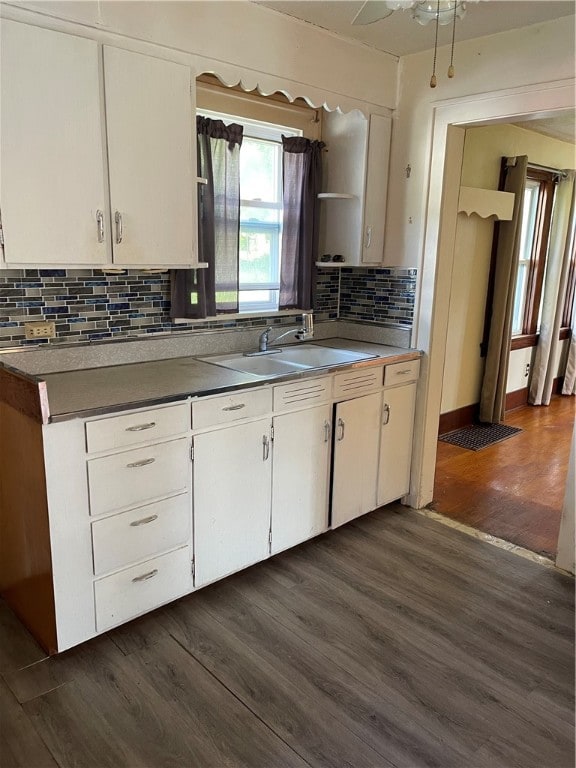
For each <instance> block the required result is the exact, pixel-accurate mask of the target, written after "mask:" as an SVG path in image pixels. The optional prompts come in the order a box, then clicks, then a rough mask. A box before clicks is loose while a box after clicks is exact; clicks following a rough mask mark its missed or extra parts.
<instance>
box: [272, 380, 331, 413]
mask: <svg viewBox="0 0 576 768" xmlns="http://www.w3.org/2000/svg"><path fill="white" fill-rule="evenodd" d="M331 384H332V379H331V378H330V377H329V376H325V377H323V378H321V379H307V380H306V379H304V380H300V381H294V382H292V383H291V384H279V385H278V386H277V387H274V410H275V411H287V410H289V409H291V408H294V407H299V406H305V405H308V404H310V405H320V404H322V403H327V402H328V401H329V400H330V396H331V390H332V387H331Z"/></svg>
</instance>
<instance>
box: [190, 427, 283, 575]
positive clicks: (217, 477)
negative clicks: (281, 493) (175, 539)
mask: <svg viewBox="0 0 576 768" xmlns="http://www.w3.org/2000/svg"><path fill="white" fill-rule="evenodd" d="M271 479H272V461H271V446H270V419H269V418H263V419H258V420H257V421H253V422H249V423H247V424H238V425H235V426H232V427H226V428H223V429H220V430H217V431H214V432H205V433H203V434H200V435H196V436H195V437H194V541H195V584H196V587H201V586H203V585H205V584H209V583H210V582H211V581H215V580H216V579H220V578H222V577H224V576H228V574H230V573H234V572H235V571H239V570H240V569H241V568H245V567H246V566H248V565H252V564H253V563H257V562H258V561H259V560H264V559H265V558H266V557H268V554H269V551H270V539H269V537H270V490H271Z"/></svg>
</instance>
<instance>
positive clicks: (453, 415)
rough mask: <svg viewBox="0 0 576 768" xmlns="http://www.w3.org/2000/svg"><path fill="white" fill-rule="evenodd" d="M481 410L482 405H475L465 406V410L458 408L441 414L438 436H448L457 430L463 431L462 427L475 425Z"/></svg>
mask: <svg viewBox="0 0 576 768" xmlns="http://www.w3.org/2000/svg"><path fill="white" fill-rule="evenodd" d="M479 408H480V403H473V404H472V405H465V406H464V407H463V408H457V409H456V410H455V411H448V413H442V414H440V421H439V424H438V434H439V435H446V434H447V433H448V432H453V431H454V430H455V429H462V427H468V426H469V425H470V424H475V423H476V422H477V421H478V411H479Z"/></svg>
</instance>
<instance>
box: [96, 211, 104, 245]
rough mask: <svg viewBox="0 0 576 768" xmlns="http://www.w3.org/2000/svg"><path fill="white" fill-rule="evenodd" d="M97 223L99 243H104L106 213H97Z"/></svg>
mask: <svg viewBox="0 0 576 768" xmlns="http://www.w3.org/2000/svg"><path fill="white" fill-rule="evenodd" d="M96 223H97V224H98V242H99V243H103V242H104V213H103V212H102V211H96Z"/></svg>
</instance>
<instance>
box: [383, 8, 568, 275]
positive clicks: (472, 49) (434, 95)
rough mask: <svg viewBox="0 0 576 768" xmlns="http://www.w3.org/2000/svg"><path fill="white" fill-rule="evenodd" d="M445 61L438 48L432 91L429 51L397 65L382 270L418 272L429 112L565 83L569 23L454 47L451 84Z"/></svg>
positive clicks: (558, 22) (445, 54)
mask: <svg viewBox="0 0 576 768" xmlns="http://www.w3.org/2000/svg"><path fill="white" fill-rule="evenodd" d="M462 23H465V21H463V22H462ZM448 59H449V48H448V47H447V46H446V47H443V48H440V49H439V52H438V68H437V69H438V87H437V88H434V89H432V88H430V86H429V81H430V72H431V67H432V52H431V51H426V52H424V53H418V54H414V55H412V56H405V57H403V58H401V59H400V81H401V85H400V99H399V102H398V108H397V111H396V112H395V113H394V118H393V120H394V122H393V129H392V156H391V165H390V187H389V189H390V195H389V202H388V215H387V233H386V244H385V261H386V263H387V264H389V265H395V266H411V267H418V266H420V264H421V261H422V255H423V247H424V234H425V224H426V222H425V215H426V205H427V199H428V193H429V186H428V182H429V181H430V182H431V183H432V184H438V185H440V184H441V178H430V153H431V148H432V143H433V140H434V137H433V135H432V129H433V122H434V111H435V109H436V108H438V107H439V106H443V105H447V104H450V103H452V100H455V101H454V103H457V102H456V100H458V99H465V98H471V97H472V96H474V95H476V94H479V95H480V94H485V93H489V92H493V91H503V90H504V89H515V88H522V87H524V86H526V85H529V84H536V83H547V82H552V81H558V80H562V79H564V78H567V79H570V78H573V77H574V18H573V17H566V18H562V19H558V20H555V21H550V22H547V23H545V24H537V25H534V26H531V27H525V28H522V29H517V30H512V31H510V32H501V33H500V34H497V35H490V36H488V37H483V38H478V39H476V40H469V41H464V42H462V43H457V44H456V48H455V55H454V62H455V67H456V74H455V77H454V79H453V80H448V78H447V77H446V76H445V71H446V68H447V66H448ZM408 165H410V167H411V174H410V178H406V167H407V166H408Z"/></svg>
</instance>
